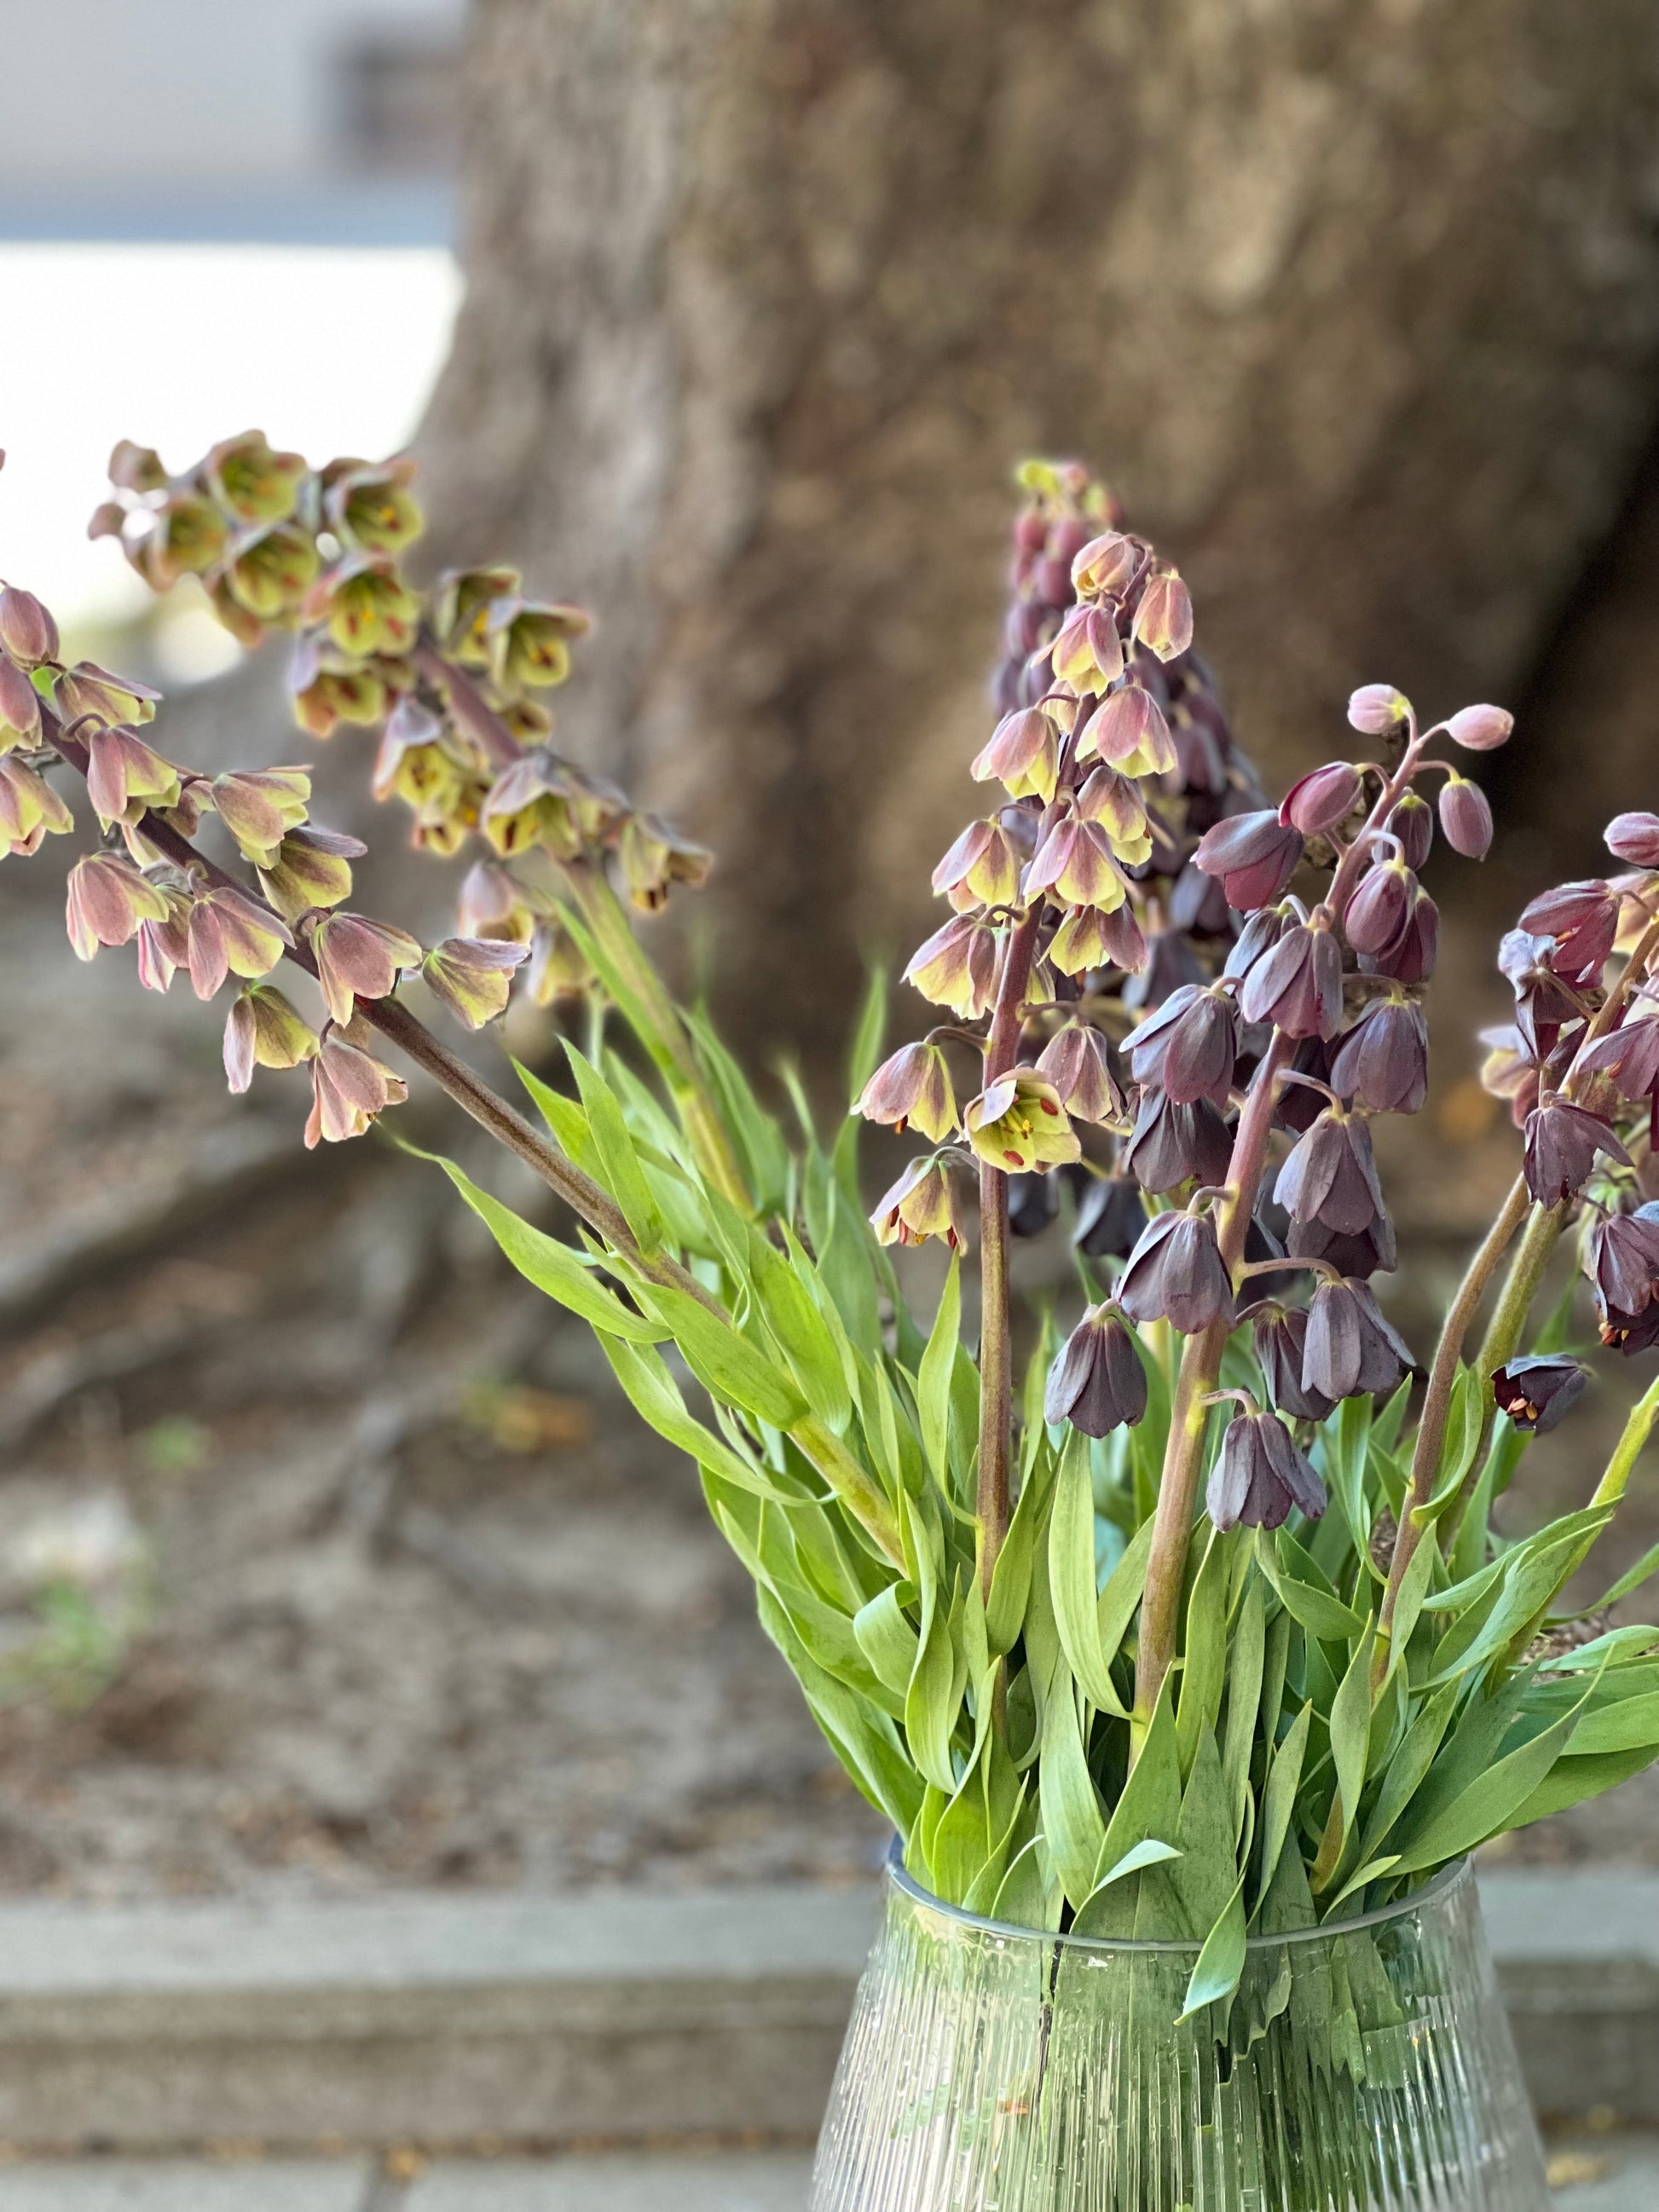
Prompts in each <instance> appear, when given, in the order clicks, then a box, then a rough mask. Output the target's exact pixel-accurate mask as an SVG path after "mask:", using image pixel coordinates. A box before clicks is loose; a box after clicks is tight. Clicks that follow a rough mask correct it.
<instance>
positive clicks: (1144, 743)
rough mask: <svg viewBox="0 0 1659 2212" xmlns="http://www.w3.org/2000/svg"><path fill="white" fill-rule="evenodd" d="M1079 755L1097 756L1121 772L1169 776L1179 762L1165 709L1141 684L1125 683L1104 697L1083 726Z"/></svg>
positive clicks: (1083, 756) (1080, 756)
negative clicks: (1165, 716)
mask: <svg viewBox="0 0 1659 2212" xmlns="http://www.w3.org/2000/svg"><path fill="white" fill-rule="evenodd" d="M1077 752H1078V758H1079V760H1089V759H1091V758H1092V757H1095V756H1098V757H1099V758H1100V759H1102V760H1103V761H1104V762H1105V763H1107V765H1108V766H1109V767H1110V768H1115V769H1116V770H1117V771H1118V774H1119V775H1127V776H1131V777H1133V776H1143V775H1169V773H1170V770H1171V769H1173V768H1174V767H1175V765H1176V749H1175V740H1174V739H1173V738H1171V737H1170V725H1169V723H1168V721H1167V720H1165V719H1164V709H1163V708H1161V707H1160V706H1159V705H1158V702H1157V700H1156V699H1154V698H1153V696H1152V693H1151V692H1150V691H1148V690H1145V689H1144V688H1143V686H1142V685H1140V684H1121V685H1120V686H1119V688H1118V689H1117V690H1115V691H1114V692H1112V693H1110V694H1109V696H1108V697H1106V698H1104V699H1103V700H1102V701H1101V702H1100V704H1099V706H1098V707H1097V708H1095V711H1094V713H1093V714H1091V715H1090V717H1089V719H1088V720H1087V721H1086V722H1085V724H1084V726H1083V732H1082V734H1081V736H1080V737H1079V739H1078V748H1077Z"/></svg>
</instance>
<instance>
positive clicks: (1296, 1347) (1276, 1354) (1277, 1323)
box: [1251, 1306, 1334, 1421]
mask: <svg viewBox="0 0 1659 2212" xmlns="http://www.w3.org/2000/svg"><path fill="white" fill-rule="evenodd" d="M1251 1334H1252V1338H1253V1340H1254V1342H1255V1356H1256V1358H1257V1360H1258V1361H1259V1362H1260V1364H1261V1372H1262V1375H1263V1376H1264V1378H1265V1379H1266V1382H1267V1395H1268V1396H1269V1397H1270V1398H1271V1399H1272V1401H1273V1404H1274V1405H1275V1406H1276V1407H1278V1408H1279V1412H1280V1413H1288V1414H1290V1416H1291V1419H1293V1420H1298V1421H1322V1420H1323V1419H1324V1418H1325V1416H1326V1414H1327V1413H1329V1412H1330V1410H1331V1407H1332V1405H1333V1403H1334V1401H1333V1400H1331V1399H1329V1398H1328V1397H1326V1396H1325V1395H1324V1394H1323V1393H1322V1391H1318V1390H1310V1389H1306V1388H1304V1384H1303V1381H1302V1355H1303V1351H1304V1345H1305V1342H1306V1339H1307V1334H1308V1316H1307V1315H1306V1313H1305V1312H1304V1311H1303V1310H1301V1309H1300V1308H1299V1307H1291V1308H1289V1309H1288V1310H1287V1309H1285V1308H1284V1307H1282V1306H1267V1307H1265V1308H1264V1309H1263V1310H1262V1311H1261V1313H1260V1314H1259V1315H1258V1316H1257V1317H1256V1321H1255V1327H1254V1328H1253V1330H1252V1332H1251Z"/></svg>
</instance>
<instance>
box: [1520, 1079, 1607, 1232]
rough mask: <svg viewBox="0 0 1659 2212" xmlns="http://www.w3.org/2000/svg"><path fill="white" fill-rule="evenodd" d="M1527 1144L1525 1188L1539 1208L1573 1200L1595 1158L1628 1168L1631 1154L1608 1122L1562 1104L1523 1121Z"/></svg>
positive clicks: (1557, 1102) (1558, 1101)
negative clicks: (1600, 1156) (1600, 1155)
mask: <svg viewBox="0 0 1659 2212" xmlns="http://www.w3.org/2000/svg"><path fill="white" fill-rule="evenodd" d="M1526 1143H1527V1149H1526V1176H1527V1188H1528V1189H1529V1190H1530V1191H1531V1193H1532V1194H1533V1196H1534V1199H1536V1200H1537V1201H1538V1203H1539V1205H1540V1206H1563V1205H1565V1203H1566V1201H1567V1200H1568V1199H1570V1198H1574V1197H1577V1194H1578V1193H1579V1191H1580V1190H1582V1189H1583V1186H1584V1184H1585V1183H1586V1182H1588V1181H1589V1176H1590V1171H1591V1170H1592V1169H1593V1168H1594V1166H1595V1161H1596V1157H1597V1155H1598V1154H1599V1153H1606V1154H1607V1156H1608V1158H1612V1159H1615V1160H1620V1161H1622V1162H1623V1163H1624V1164H1625V1165H1626V1167H1628V1166H1629V1165H1630V1154H1629V1153H1628V1152H1626V1150H1625V1148H1624V1146H1622V1145H1621V1144H1620V1141H1619V1139H1618V1138H1617V1137H1616V1136H1614V1134H1613V1130H1612V1127H1610V1125H1609V1124H1608V1123H1607V1122H1606V1121H1602V1120H1601V1117H1600V1116H1599V1115H1595V1114H1589V1113H1587V1112H1586V1111H1585V1110H1584V1109H1583V1107H1582V1106H1569V1105H1568V1104H1567V1103H1565V1100H1561V1099H1553V1100H1552V1101H1551V1102H1550V1103H1549V1104H1548V1105H1547V1106H1536V1107H1534V1109H1533V1110H1532V1112H1531V1113H1530V1114H1528V1116H1527V1132H1526Z"/></svg>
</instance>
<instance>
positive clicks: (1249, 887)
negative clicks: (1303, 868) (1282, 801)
mask: <svg viewBox="0 0 1659 2212" xmlns="http://www.w3.org/2000/svg"><path fill="white" fill-rule="evenodd" d="M1302 853H1303V842H1302V832H1301V831H1300V830H1299V829H1294V828H1292V827H1291V824H1290V823H1287V822H1281V821H1280V820H1279V816H1278V814H1277V813H1276V812H1275V811H1274V810H1273V808H1272V807H1266V808H1264V809H1263V810H1262V811H1261V812H1260V813H1256V814H1235V815H1232V816H1230V817H1229V818H1228V819H1227V820H1226V821H1225V822H1218V823H1216V824H1215V826H1214V828H1213V829H1206V831H1205V832H1204V835H1203V836H1201V837H1200V839H1199V841H1198V850H1197V852H1196V853H1195V854H1194V855H1193V858H1194V860H1195V861H1196V862H1197V864H1198V866H1200V868H1202V869H1203V871H1204V872H1205V874H1206V875H1208V876H1218V877H1219V878H1220V879H1221V884H1222V888H1223V889H1224V890H1225V892H1226V894H1227V903H1228V905H1229V906H1231V907H1234V908H1237V910H1238V912H1239V913H1241V914H1248V913H1249V912H1250V910H1251V909H1252V908H1255V907H1261V906H1271V905H1272V904H1273V901H1274V900H1275V899H1276V898H1278V897H1279V896H1281V894H1282V893H1283V891H1284V890H1285V885H1286V884H1288V883H1289V882H1290V880H1291V877H1292V876H1293V875H1294V874H1295V873H1296V872H1297V867H1298V866H1299V865H1300V864H1301V860H1302Z"/></svg>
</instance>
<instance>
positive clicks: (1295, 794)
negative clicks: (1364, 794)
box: [1279, 761, 1362, 837]
mask: <svg viewBox="0 0 1659 2212" xmlns="http://www.w3.org/2000/svg"><path fill="white" fill-rule="evenodd" d="M1361 788H1362V786H1361V783H1360V780H1359V770H1358V769H1357V768H1356V767H1355V766H1354V764H1353V763H1352V761H1331V762H1329V763H1328V764H1327V765H1326V766H1325V767H1324V768H1316V769H1310V771H1309V773H1308V774H1307V775H1304V776H1301V777H1299V778H1298V779H1297V781H1296V782H1295V783H1293V784H1292V785H1291V787H1290V789H1289V790H1288V791H1287V792H1286V793H1285V799H1284V803H1283V804H1282V805H1280V807H1279V820H1280V821H1281V822H1286V823H1289V824H1290V825H1291V828H1292V829H1299V830H1300V831H1301V833H1302V835H1303V836H1304V837H1323V836H1328V834H1329V833H1330V831H1331V830H1333V829H1339V828H1340V826H1341V824H1342V823H1344V822H1346V820H1347V818H1348V817H1349V815H1351V814H1352V812H1353V811H1354V808H1355V807H1356V806H1357V805H1358V803H1359V794H1360V791H1361Z"/></svg>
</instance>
